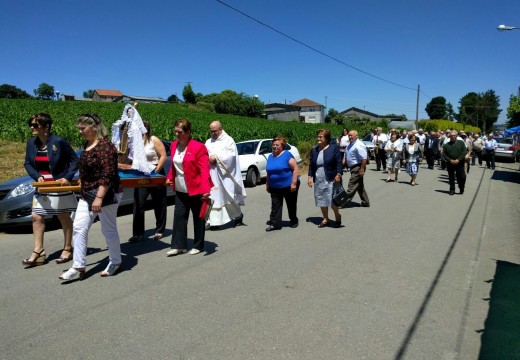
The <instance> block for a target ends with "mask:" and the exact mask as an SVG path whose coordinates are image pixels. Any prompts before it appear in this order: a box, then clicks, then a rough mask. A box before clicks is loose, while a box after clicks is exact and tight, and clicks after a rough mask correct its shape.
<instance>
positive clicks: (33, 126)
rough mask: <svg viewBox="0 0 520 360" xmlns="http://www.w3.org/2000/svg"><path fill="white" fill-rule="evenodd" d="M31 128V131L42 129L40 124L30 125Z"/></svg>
mask: <svg viewBox="0 0 520 360" xmlns="http://www.w3.org/2000/svg"><path fill="white" fill-rule="evenodd" d="M29 127H30V128H31V129H38V128H39V127H40V124H38V123H32V124H29Z"/></svg>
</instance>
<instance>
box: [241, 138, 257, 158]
mask: <svg viewBox="0 0 520 360" xmlns="http://www.w3.org/2000/svg"><path fill="white" fill-rule="evenodd" d="M257 146H258V141H249V142H243V143H238V144H237V150H238V155H253V154H254V153H255V150H256V147H257Z"/></svg>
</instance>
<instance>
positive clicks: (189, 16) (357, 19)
mask: <svg viewBox="0 0 520 360" xmlns="http://www.w3.org/2000/svg"><path fill="white" fill-rule="evenodd" d="M222 1H224V2H225V3H227V4H229V5H230V6H232V7H234V8H237V9H239V10H240V11H242V12H244V13H246V14H248V15H250V16H251V17H253V18H255V19H257V20H259V21H261V22H264V23H266V24H268V25H270V26H271V27H273V28H275V29H277V30H279V31H281V32H283V33H285V34H287V35H288V36H291V37H293V38H295V39H297V40H298V41H300V42H302V43H305V44H306V45H308V46H310V47H313V48H315V49H317V50H319V51H321V52H323V53H325V54H327V55H329V56H332V57H334V58H336V59H338V60H340V61H342V62H343V63H346V64H348V65H350V66H352V67H355V68H358V69H361V70H363V71H364V72H366V73H369V74H372V75H374V76H376V77H379V78H383V79H385V80H387V81H389V82H392V83H395V84H398V85H399V86H398V85H393V84H390V83H389V82H386V81H382V80H379V79H376V78H374V77H373V76H369V75H366V74H365V73H362V72H359V71H356V70H354V69H352V68H351V67H349V66H346V65H344V64H341V63H339V62H336V61H334V60H331V59H330V58H328V57H325V56H323V55H321V54H319V53H317V52H315V51H313V50H311V49H309V48H307V47H305V46H303V45H301V44H298V43H296V42H294V41H292V40H290V39H288V38H287V37H284V36H283V35H280V34H279V33H277V32H275V31H273V30H270V29H268V28H267V27H265V26H262V25H260V24H259V23H258V22H255V21H253V20H251V19H250V18H247V17H245V16H243V15H241V14H239V13H237V12H236V11H234V10H232V9H230V8H229V7H227V6H224V5H223V4H221V3H219V2H218V1H216V0H190V1H179V0H174V1H171V0H157V1H154V0H152V1H149V2H142V1H135V0H126V1H106V0H105V1H99V0H92V1H66V0H60V1H58V0H48V1H36V0H16V1H14V0H3V1H1V2H0V42H1V44H2V56H0V83H7V84H11V85H15V86H17V87H19V88H22V89H24V90H26V91H27V92H29V93H31V94H32V93H33V89H35V88H37V87H38V85H39V84H40V83H41V82H47V83H49V84H51V85H53V86H54V87H55V89H56V90H59V91H60V92H61V93H65V94H73V95H76V97H81V96H82V93H83V91H85V90H88V89H117V90H121V91H122V92H123V93H124V94H127V95H141V96H160V97H163V98H167V97H168V96H169V95H171V94H174V93H176V94H178V95H179V97H181V95H182V89H183V87H184V85H185V84H186V83H187V82H191V84H192V87H193V89H194V91H195V92H201V93H203V94H208V93H212V92H221V91H223V90H226V89H231V90H234V91H237V92H244V93H246V94H248V95H251V96H253V95H258V96H259V98H260V100H261V101H263V102H265V103H269V102H281V103H284V102H287V103H290V102H294V101H297V100H300V99H302V98H308V99H311V100H314V101H316V102H318V103H321V104H323V105H326V106H327V107H328V108H334V109H336V110H338V111H343V110H346V109H348V108H350V107H352V106H355V107H358V108H361V109H365V110H367V111H370V112H374V113H377V114H389V113H395V114H403V113H404V114H405V115H406V116H407V117H408V119H410V120H412V119H415V111H416V110H415V109H416V100H417V91H416V89H417V85H418V84H420V86H421V94H420V98H419V118H420V119H421V118H427V114H426V112H425V111H424V108H425V106H426V104H427V103H428V102H429V101H430V100H431V98H432V97H435V96H444V97H445V98H446V99H447V100H448V101H449V102H451V103H452V104H453V106H454V108H455V110H456V111H457V108H458V105H459V100H460V98H461V97H463V96H464V95H466V94H467V93H468V92H472V91H474V92H485V91H487V90H489V89H492V90H495V92H496V94H497V95H498V96H500V100H501V108H502V113H501V115H500V119H499V123H502V122H505V121H506V111H507V110H506V109H507V106H508V103H509V96H510V95H511V94H515V95H516V94H517V91H518V87H519V86H520V66H519V62H520V46H519V45H520V30H514V31H507V32H499V31H497V30H496V27H497V26H498V25H499V24H506V25H512V26H520V1H518V0H495V1H493V0H471V1H470V0H456V1H454V0H435V1H421V0H419V1H417V0H394V1H390V0H364V1H355V2H354V1H345V0H343V1H339V0H321V1H311V0H285V1H284V0H262V1H253V0H240V1H239V0H222Z"/></svg>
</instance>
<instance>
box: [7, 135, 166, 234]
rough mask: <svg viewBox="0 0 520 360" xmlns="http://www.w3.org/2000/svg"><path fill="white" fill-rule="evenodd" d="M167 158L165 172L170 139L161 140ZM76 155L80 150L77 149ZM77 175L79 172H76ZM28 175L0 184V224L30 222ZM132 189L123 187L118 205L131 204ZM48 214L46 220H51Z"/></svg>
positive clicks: (30, 201)
mask: <svg viewBox="0 0 520 360" xmlns="http://www.w3.org/2000/svg"><path fill="white" fill-rule="evenodd" d="M162 142H163V144H164V147H165V148H166V155H167V156H168V159H167V160H166V163H165V165H164V169H165V171H166V173H168V171H169V169H170V144H171V143H170V141H166V140H163V141H162ZM77 153H78V155H79V154H80V153H81V151H77ZM77 176H79V174H77ZM33 182H34V180H33V179H32V178H31V177H30V176H22V177H19V178H16V179H13V180H9V181H6V182H4V183H1V184H0V226H21V225H30V224H31V223H32V219H31V211H32V200H33V194H34V190H35V188H34V187H33V186H32V185H31V184H32V183H33ZM174 195H175V194H174V192H173V191H172V189H171V186H168V195H167V196H168V197H170V196H174ZM133 202H134V190H133V189H132V188H125V189H124V191H123V198H122V199H121V202H120V203H119V204H120V206H124V205H129V204H133ZM51 219H52V217H51V216H49V217H48V218H47V219H46V220H51Z"/></svg>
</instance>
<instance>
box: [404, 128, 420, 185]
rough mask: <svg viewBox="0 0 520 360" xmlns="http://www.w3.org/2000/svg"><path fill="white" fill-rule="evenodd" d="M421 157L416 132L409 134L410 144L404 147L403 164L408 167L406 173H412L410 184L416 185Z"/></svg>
mask: <svg viewBox="0 0 520 360" xmlns="http://www.w3.org/2000/svg"><path fill="white" fill-rule="evenodd" d="M420 158H421V148H420V147H419V144H418V143H417V140H416V138H415V134H413V133H411V134H410V135H409V136H408V144H406V145H405V146H404V147H403V164H404V165H405V167H406V173H407V174H408V175H410V185H412V186H415V185H417V183H416V182H415V181H416V179H417V173H418V172H419V161H420Z"/></svg>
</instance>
